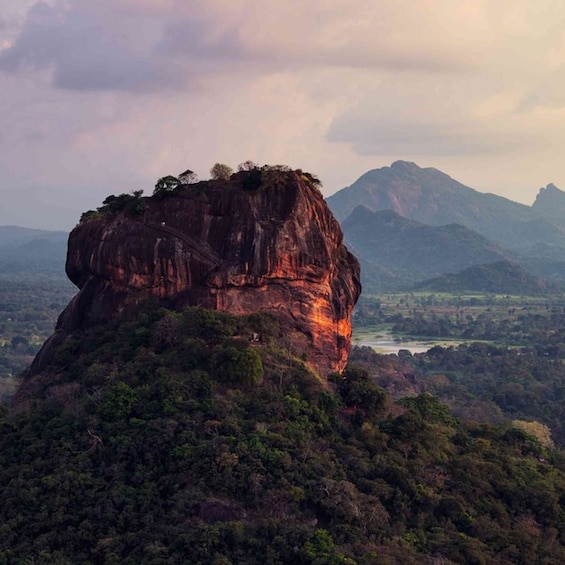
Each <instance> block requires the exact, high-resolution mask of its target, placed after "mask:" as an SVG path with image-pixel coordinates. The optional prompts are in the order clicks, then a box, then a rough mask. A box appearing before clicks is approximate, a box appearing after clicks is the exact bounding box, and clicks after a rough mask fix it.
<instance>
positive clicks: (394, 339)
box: [351, 327, 461, 355]
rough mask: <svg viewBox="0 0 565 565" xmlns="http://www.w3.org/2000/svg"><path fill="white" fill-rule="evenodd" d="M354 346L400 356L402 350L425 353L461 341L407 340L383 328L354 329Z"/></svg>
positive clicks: (455, 344) (454, 344)
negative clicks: (364, 346)
mask: <svg viewBox="0 0 565 565" xmlns="http://www.w3.org/2000/svg"><path fill="white" fill-rule="evenodd" d="M351 342H352V344H353V345H358V346H360V347H361V346H363V345H366V346H367V347H372V348H373V349H374V350H375V351H376V352H377V353H381V354H383V355H387V354H389V353H394V354H398V352H399V351H400V350H401V349H404V350H408V351H410V353H412V354H414V353H425V352H426V351H428V350H429V349H431V348H432V347H434V346H436V345H441V346H442V347H448V346H450V345H451V346H457V345H459V344H460V343H461V342H460V341H449V342H446V340H425V341H424V340H407V341H403V338H400V337H398V336H394V335H392V334H391V333H390V332H388V331H386V330H383V329H382V328H368V327H363V328H358V329H355V328H353V335H352V337H351Z"/></svg>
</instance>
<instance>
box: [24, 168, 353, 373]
mask: <svg viewBox="0 0 565 565" xmlns="http://www.w3.org/2000/svg"><path fill="white" fill-rule="evenodd" d="M277 173H278V174H277V176H276V179H275V180H274V181H272V182H264V183H263V184H262V185H261V186H259V187H258V188H255V189H253V190H248V189H245V188H244V184H245V180H246V175H248V174H249V173H245V172H242V173H238V174H236V175H233V176H232V179H231V180H230V181H209V182H201V183H198V184H193V185H186V186H181V187H179V188H178V189H176V190H175V191H174V192H173V193H172V194H167V195H165V196H164V197H162V198H157V197H152V198H146V199H144V203H145V206H146V208H145V211H144V213H142V214H139V215H134V216H132V215H128V214H126V213H125V212H118V213H106V214H100V215H95V216H94V217H92V218H89V219H88V220H85V221H82V222H81V223H80V224H79V225H78V226H77V227H76V228H75V229H74V230H73V231H72V233H71V234H70V237H69V247H68V255H67V264H66V270H67V274H68V276H69V278H70V279H71V281H73V282H74V283H75V284H76V285H77V286H78V288H79V289H80V292H79V293H78V294H77V296H76V297H75V298H74V299H73V300H72V301H71V303H70V304H69V305H68V307H67V308H66V309H65V311H64V312H63V313H62V314H61V316H60V318H59V322H58V325H57V330H56V334H55V336H54V338H53V340H51V341H52V342H57V341H59V340H60V338H61V336H63V335H67V334H71V333H73V332H75V331H76V330H80V329H84V328H87V327H89V326H91V325H94V324H96V323H98V322H100V321H105V320H108V319H111V318H114V317H116V316H118V317H123V318H125V319H127V318H132V317H135V315H136V314H137V313H138V312H139V311H140V310H142V309H143V308H146V307H147V305H148V304H156V303H157V304H160V305H163V306H166V307H169V308H182V307H183V306H189V305H190V306H195V305H198V306H203V307H205V308H212V309H216V310H222V311H226V312H230V313H233V314H247V313H251V312H257V311H267V312H272V313H275V314H276V315H277V317H278V319H279V321H280V324H281V328H283V331H284V332H285V335H287V336H288V337H289V340H290V342H291V344H292V345H294V346H295V348H296V349H297V350H300V352H301V353H304V354H305V356H306V357H307V359H308V361H309V363H310V364H311V365H312V366H313V367H314V368H315V369H316V370H318V371H319V372H320V373H321V374H322V375H324V374H327V373H328V372H329V371H333V370H341V369H343V368H344V366H345V363H346V361H347V356H348V353H349V349H350V336H351V322H350V316H351V310H352V309H353V306H354V305H355V302H356V301H357V298H358V296H359V293H360V283H359V264H358V262H357V260H356V259H355V257H353V256H352V255H351V254H350V253H349V252H348V251H347V249H346V248H345V247H344V246H343V243H342V232H341V229H340V227H339V224H338V223H337V221H336V220H335V219H334V217H333V215H332V214H331V212H330V211H329V209H328V207H327V206H326V203H325V201H324V199H323V197H322V195H321V194H320V192H319V191H318V190H317V189H316V188H315V187H314V186H312V184H311V183H309V182H307V179H305V178H304V177H302V176H301V175H299V174H297V173H295V172H291V171H286V172H284V173H283V172H280V171H278V172H277ZM50 348H52V344H51V345H50V343H49V342H47V344H46V346H45V347H44V349H43V350H42V351H41V352H40V354H39V355H38V357H37V358H36V360H35V361H34V364H33V366H32V373H33V372H39V371H40V370H41V369H42V367H43V366H44V365H45V363H46V361H47V360H48V358H49V352H50Z"/></svg>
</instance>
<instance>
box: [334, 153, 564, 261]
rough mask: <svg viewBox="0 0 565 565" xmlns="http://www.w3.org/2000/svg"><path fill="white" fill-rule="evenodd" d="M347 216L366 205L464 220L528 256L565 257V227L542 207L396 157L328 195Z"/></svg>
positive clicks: (432, 220) (421, 218)
mask: <svg viewBox="0 0 565 565" xmlns="http://www.w3.org/2000/svg"><path fill="white" fill-rule="evenodd" d="M328 205H329V206H330V208H331V209H332V211H333V213H334V215H335V216H336V218H338V220H340V221H343V220H345V218H347V216H348V215H349V214H351V212H353V210H354V209H355V208H356V207H357V206H359V205H363V206H365V207H367V208H369V209H370V210H373V211H378V210H394V211H395V212H396V213H397V214H399V215H401V216H403V217H405V218H408V219H411V220H416V221H418V222H422V223H425V224H429V225H432V226H441V225H446V224H453V223H456V224H461V225H462V226H465V227H466V228H468V229H470V230H473V231H476V232H477V233H479V234H480V235H482V236H484V237H486V238H487V239H490V240H492V241H493V242H496V243H498V244H499V245H502V246H504V247H506V248H508V249H510V250H512V251H514V252H515V253H518V254H520V255H522V256H530V257H536V258H538V259H539V258H540V257H543V258H547V259H554V260H562V259H563V257H565V229H561V228H560V227H558V226H556V225H555V224H554V223H552V222H551V221H549V220H548V219H547V218H545V217H543V216H542V215H540V214H539V213H538V212H537V211H536V210H534V209H533V208H531V207H529V206H525V205H524V204H518V203H517V202H513V201H511V200H508V199H507V198H503V197H501V196H496V195H494V194H484V193H481V192H478V191H476V190H474V189H472V188H469V187H467V186H465V185H463V184H461V183H459V182H457V181H456V180H454V179H452V178H451V177H450V176H448V175H446V174H445V173H442V172H441V171H438V170H437V169H433V168H425V169H423V168H420V167H418V166H417V165H416V164H414V163H410V162H406V161H396V162H395V163H393V164H392V165H391V166H390V167H383V168H381V169H375V170H372V171H369V172H367V173H365V174H364V175H363V176H361V177H360V178H359V179H358V180H357V181H355V182H354V183H353V184H352V185H351V186H349V187H346V188H344V189H342V190H340V191H339V192H337V193H336V194H334V195H333V196H330V197H329V198H328Z"/></svg>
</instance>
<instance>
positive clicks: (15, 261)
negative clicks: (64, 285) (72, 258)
mask: <svg viewBox="0 0 565 565" xmlns="http://www.w3.org/2000/svg"><path fill="white" fill-rule="evenodd" d="M68 236H69V235H68V233H66V232H64V231H49V230H35V229H30V228H22V227H19V226H0V273H1V274H2V275H3V276H10V275H25V274H26V273H42V274H52V275H57V276H60V277H61V278H66V275H65V259H66V255H67V239H68Z"/></svg>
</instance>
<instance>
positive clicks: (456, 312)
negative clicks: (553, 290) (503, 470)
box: [350, 293, 565, 447]
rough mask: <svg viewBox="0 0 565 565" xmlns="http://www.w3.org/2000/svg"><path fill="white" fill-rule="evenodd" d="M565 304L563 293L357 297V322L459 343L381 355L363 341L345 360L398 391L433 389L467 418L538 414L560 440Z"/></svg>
mask: <svg viewBox="0 0 565 565" xmlns="http://www.w3.org/2000/svg"><path fill="white" fill-rule="evenodd" d="M564 305H565V300H564V299H563V297H562V296H553V297H545V298H541V297H519V296H500V295H498V296H497V295H482V296H481V295H474V296H471V295H468V296H464V295H463V296H462V295H459V296H455V295H448V294H424V293H421V294H403V295H388V296H382V297H379V298H376V297H362V299H361V301H360V303H359V305H358V309H357V311H356V314H355V320H356V324H357V326H358V327H359V326H360V325H362V324H363V323H365V324H367V325H368V326H369V327H372V329H373V330H374V331H375V332H378V331H379V330H382V329H383V328H387V329H388V330H389V331H391V332H392V333H393V334H394V335H396V336H398V339H399V340H402V339H409V338H410V339H411V338H425V339H438V340H442V339H443V340H445V339H446V338H448V339H453V340H456V342H457V341H462V343H459V344H457V343H456V344H455V345H453V346H449V345H448V343H449V342H446V343H444V344H443V345H436V346H435V347H432V348H431V349H430V350H429V351H428V352H426V353H417V354H414V355H412V354H411V353H410V352H409V351H407V350H401V351H400V352H399V355H388V356H383V355H377V354H376V353H375V352H374V351H373V350H372V349H370V348H368V347H360V348H355V349H354V350H353V351H352V355H351V357H350V361H352V362H356V363H360V364H361V365H362V366H363V367H365V368H366V370H368V371H369V373H370V375H371V376H372V377H373V378H374V380H375V382H376V383H378V384H379V385H380V386H382V387H383V388H385V389H386V390H387V391H389V392H390V393H392V394H393V395H394V396H395V397H402V396H406V395H415V394H421V393H423V392H429V393H432V394H434V395H436V396H438V397H439V398H440V399H442V400H443V401H444V402H446V403H447V404H448V405H449V406H450V408H451V409H452V410H453V412H454V414H455V415H456V416H457V417H459V418H461V419H463V420H465V421H477V422H491V423H493V422H501V421H511V420H512V419H516V418H517V419H526V420H528V421H535V422H538V423H539V424H540V425H544V426H547V427H548V429H549V430H550V431H551V434H552V437H553V440H554V441H555V442H556V443H557V444H559V445H560V446H561V447H564V446H565V306H564ZM479 340H480V341H479ZM399 343H400V345H401V341H400V342H399Z"/></svg>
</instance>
